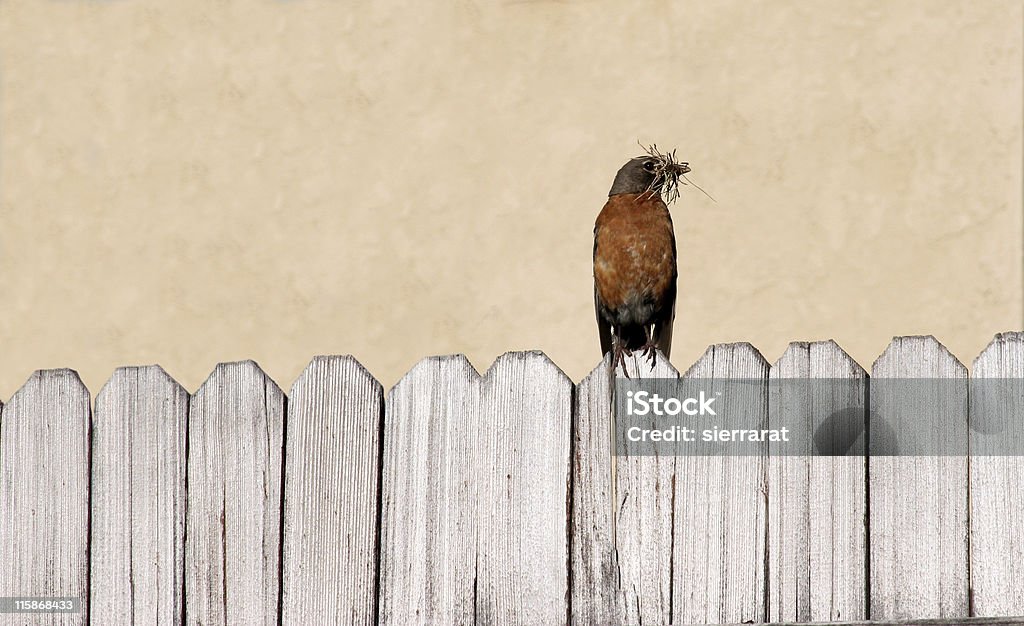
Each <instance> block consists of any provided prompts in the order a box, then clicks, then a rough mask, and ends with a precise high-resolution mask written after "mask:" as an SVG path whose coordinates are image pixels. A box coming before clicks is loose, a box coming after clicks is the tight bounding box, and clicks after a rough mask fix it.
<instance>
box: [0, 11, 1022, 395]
mask: <svg viewBox="0 0 1024 626" xmlns="http://www.w3.org/2000/svg"><path fill="white" fill-rule="evenodd" d="M1022 33H1024V15H1022V3H1021V2H1020V0H1013V1H1009V0H1006V1H996V0H987V1H986V2H970V1H965V2H940V1H936V0H924V1H920V2H909V1H904V2H881V1H878V2H849V1H847V0H843V1H829V0H816V1H813V2H811V1H808V0H793V1H788V2H786V1H777V2H760V3H752V2H747V1H736V2H718V1H714V2H708V1H701V2H667V1H638V2H622V1H621V0H598V1H584V0H579V1H568V2H566V1H562V2H545V1H539V0H522V1H508V2H497V1H495V2H472V1H470V0H462V1H459V2H406V3H396V2H335V1H330V2H314V1H304V0H294V1H291V2H270V1H265V0H248V1H244V2H243V1H238V2H233V1H225V2H209V1H208V0H180V1H177V2H141V1H133V0H117V1H111V2H79V1H66V2H3V3H2V4H0V220H2V224H0V397H2V398H7V397H9V396H10V394H11V393H13V392H14V391H15V390H16V389H17V387H18V386H20V385H21V383H22V382H23V381H24V380H25V379H26V378H27V376H28V375H29V374H30V373H31V371H32V370H33V369H36V368H43V367H57V366H68V367H73V368H76V369H78V370H79V372H80V373H81V374H82V376H83V379H84V380H85V381H86V383H87V384H88V385H89V387H90V388H91V389H92V390H93V391H96V390H98V389H99V387H100V386H101V384H102V382H103V381H104V380H105V379H106V378H107V377H108V376H109V375H110V373H111V372H112V370H113V369H114V367H116V366H118V365H122V364H139V363H151V362H159V363H161V364H163V365H164V366H165V368H166V369H167V370H168V371H169V372H170V373H171V374H172V375H174V376H175V377H176V378H177V379H178V380H179V381H181V382H182V383H183V384H185V385H186V386H187V387H188V388H189V389H195V388H196V387H197V386H198V385H199V384H200V383H201V382H202V380H203V379H204V378H205V376H206V374H207V373H208V372H209V370H210V369H211V368H212V367H213V365H214V364H215V363H216V362H217V361H222V360H236V359H243V358H253V359H256V360H257V361H259V362H260V364H261V365H263V366H264V368H265V369H266V370H267V372H268V373H269V374H271V375H272V376H273V377H274V378H275V379H276V380H277V381H278V382H279V383H281V384H282V386H284V387H288V386H290V384H291V382H292V381H293V380H294V378H295V377H296V376H297V374H298V373H299V372H300V371H301V369H302V368H303V367H304V365H305V363H306V362H307V361H308V359H309V358H310V357H311V356H313V355H314V354H318V353H352V354H355V355H356V356H357V357H358V358H359V359H360V360H361V361H362V362H363V363H364V364H365V365H366V366H367V367H368V368H369V369H370V371H371V372H373V373H374V374H375V375H377V376H378V377H379V378H380V379H381V381H382V382H383V383H384V384H385V385H391V384H393V383H394V382H395V381H396V380H397V379H398V378H399V377H400V376H401V374H402V373H403V372H404V371H406V370H407V369H408V368H410V367H411V366H412V365H413V364H414V363H415V362H416V361H417V360H418V359H419V358H420V357H422V356H425V355H429V354H438V353H452V352H464V353H466V354H467V355H468V356H469V357H470V359H471V360H472V361H473V363H474V364H476V365H477V367H478V368H481V369H483V368H486V367H487V366H488V365H489V363H490V362H491V361H492V360H493V358H494V357H495V356H497V355H498V354H500V353H502V352H504V351H506V350H521V349H530V348H538V349H542V350H544V351H545V352H547V354H548V355H549V356H550V357H551V358H552V359H554V361H555V362H556V363H558V364H559V365H560V366H562V367H563V369H564V370H565V371H566V372H567V373H568V374H569V375H570V376H572V377H573V378H574V379H579V378H580V377H581V376H583V375H584V374H585V373H586V372H587V371H588V370H589V369H590V368H591V367H593V366H594V365H595V364H596V363H597V362H598V360H599V354H598V352H599V350H598V341H597V333H596V328H595V324H594V320H593V303H592V278H591V266H590V255H591V246H592V227H593V220H594V217H595V216H596V214H597V212H598V210H599V209H600V207H601V205H602V203H603V202H604V199H605V194H606V192H607V189H608V187H609V185H610V183H611V179H612V176H613V175H614V173H615V170H616V169H617V168H618V167H619V165H620V164H621V163H622V162H623V161H624V160H625V159H626V158H627V157H630V156H633V155H634V154H635V153H636V152H637V147H636V142H637V140H641V141H644V142H651V141H655V142H658V144H659V145H660V146H661V147H663V148H668V147H673V146H677V147H678V148H679V154H680V156H682V157H683V158H685V159H687V160H689V161H690V162H691V164H692V166H693V174H692V177H693V179H694V180H695V181H696V182H698V183H699V184H701V185H702V186H703V187H704V188H705V189H707V190H708V191H709V192H710V193H711V194H712V195H713V196H715V198H716V199H717V201H718V202H717V204H713V203H711V202H710V201H709V200H708V199H707V198H705V197H704V196H702V195H700V194H699V193H697V192H695V191H694V190H693V189H685V190H684V194H683V197H682V199H681V200H680V201H679V202H678V203H677V204H675V205H674V206H673V214H674V218H675V221H676V232H677V237H678V239H679V249H680V289H681V291H680V299H679V305H678V318H677V327H676V333H675V354H674V358H673V361H675V362H676V364H677V366H679V367H680V368H684V367H686V366H687V365H689V364H690V363H692V362H693V361H694V360H695V359H696V358H697V357H698V356H699V354H700V353H701V352H702V351H703V349H704V347H705V346H706V345H708V344H710V343H715V342H723V341H736V340H747V341H750V342H752V343H754V344H755V345H756V346H758V347H759V348H760V349H761V350H762V352H763V353H764V354H765V356H766V357H767V358H768V359H769V360H774V359H775V358H777V357H778V356H779V354H781V352H782V351H783V350H784V348H785V346H786V344H787V342H788V341H790V340H796V339H821V338H828V337H834V338H835V339H836V340H838V341H839V342H840V344H841V345H843V346H844V347H846V348H847V349H848V350H849V351H850V352H851V354H852V355H853V356H854V357H855V358H857V359H858V360H859V361H860V362H861V363H862V364H864V365H865V366H868V367H869V366H870V364H871V361H872V359H873V358H874V357H875V356H877V354H878V353H879V352H880V351H881V350H882V349H883V348H884V346H885V345H886V343H887V342H888V340H889V338H890V337H891V336H892V335H894V334H918V333H933V334H935V335H936V336H938V337H939V338H940V339H941V340H942V341H944V342H945V343H946V344H947V345H948V346H949V347H950V348H951V349H952V350H953V351H954V353H956V354H957V355H958V356H959V357H960V358H961V359H963V360H965V361H969V360H970V359H971V358H973V356H974V355H975V354H976V353H977V352H978V351H979V350H980V349H981V348H982V347H984V345H985V344H986V343H987V341H988V340H989V339H990V338H991V335H992V334H993V333H994V332H996V331H1002V330H1010V329H1019V328H1020V327H1021V324H1022V321H1021V320H1022V313H1024V312H1022V295H1024V294H1022V278H1024V277H1022V243H1021V241H1022V232H1024V229H1022V204H1021V202H1022V200H1021V198H1022V180H1021V171H1022V162H1021V159H1022V157H1021V155H1022V110H1024V108H1022V92H1024V86H1022V78H1021V74H1022V67H1024V64H1022Z"/></svg>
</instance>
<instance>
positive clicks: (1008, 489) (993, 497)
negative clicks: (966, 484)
mask: <svg viewBox="0 0 1024 626" xmlns="http://www.w3.org/2000/svg"><path fill="white" fill-rule="evenodd" d="M971 375H972V378H973V380H972V389H971V395H970V400H971V446H972V448H971V449H972V451H975V453H976V454H977V456H972V457H971V518H970V523H971V543H970V550H971V559H970V563H971V591H972V600H973V609H974V614H975V615H978V616H985V617H994V616H1000V615H1021V614H1024V528H1022V527H1021V525H1020V524H1013V523H1007V520H1008V519H1014V517H1015V516H1019V515H1020V512H1021V511H1022V510H1024V494H1022V492H1021V485H1024V456H1022V455H1024V423H1022V419H1024V418H1022V415H1024V408H1022V406H1021V397H1022V395H1024V394H1022V388H1024V382H1022V381H1024V333H1021V332H1009V333H999V334H998V335H996V336H995V337H994V338H993V339H992V341H991V343H989V344H988V347H986V348H985V350H983V351H982V353H981V354H979V355H978V357H977V358H975V359H974V363H973V364H972V368H971ZM985 379H1000V380H995V381H986V380H985ZM992 454H996V455H997V456H992Z"/></svg>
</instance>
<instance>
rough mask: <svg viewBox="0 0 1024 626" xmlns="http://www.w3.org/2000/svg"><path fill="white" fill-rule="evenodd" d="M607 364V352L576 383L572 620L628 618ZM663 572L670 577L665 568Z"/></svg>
mask: <svg viewBox="0 0 1024 626" xmlns="http://www.w3.org/2000/svg"><path fill="white" fill-rule="evenodd" d="M659 357H660V355H659ZM660 358H662V359H663V358H664V357H660ZM609 367H611V357H610V356H609V355H606V356H605V359H604V360H603V361H602V362H601V364H600V365H598V366H597V367H596V368H594V369H593V370H592V371H591V372H590V374H588V375H587V377H586V378H584V379H583V380H582V381H580V384H579V385H577V387H576V402H575V412H574V415H573V464H572V471H573V474H572V484H573V490H572V493H573V502H572V520H571V524H572V525H571V527H570V532H571V536H572V542H571V543H572V555H571V559H572V561H571V571H572V589H571V590H570V591H571V595H572V623H573V624H621V623H623V622H624V621H625V613H624V610H625V607H624V606H623V598H624V596H623V594H622V592H621V589H620V586H619V565H618V554H617V550H616V545H615V533H616V528H615V512H616V511H617V509H618V506H617V503H616V500H615V489H614V486H615V484H614V481H615V473H614V472H615V470H616V467H615V461H616V459H615V457H614V454H615V439H614V424H613V423H612V411H611V406H612V405H611V396H610V390H609V382H610V379H609V373H608V371H609V370H608V368H609ZM675 375H676V376H678V374H675ZM659 576H664V578H666V579H667V578H668V574H667V573H665V574H661V573H660V572H659Z"/></svg>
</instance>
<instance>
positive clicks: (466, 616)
mask: <svg viewBox="0 0 1024 626" xmlns="http://www.w3.org/2000/svg"><path fill="white" fill-rule="evenodd" d="M571 406H572V384H571V382H570V381H569V380H568V379H567V378H566V377H565V375H564V374H562V372H561V371H560V370H558V368H556V367H555V366H554V364H552V363H551V361H550V360H548V359H547V357H545V356H544V355H543V354H541V353H538V352H530V353H509V354H506V355H504V356H502V357H501V358H500V359H498V360H497V361H496V362H495V363H494V365H493V366H492V367H491V369H490V370H488V372H487V375H486V376H485V377H483V378H480V377H479V376H477V374H476V372H475V371H474V370H473V368H472V367H471V366H470V365H469V363H468V362H467V361H465V359H464V358H463V357H445V358H437V359H428V360H425V361H423V362H421V363H420V364H419V365H417V366H416V367H415V368H414V369H413V370H412V371H411V372H409V374H407V375H406V376H405V377H404V378H403V379H402V381H400V382H399V383H398V385H396V386H395V388H394V389H393V390H392V391H391V393H389V395H388V402H387V405H386V407H387V408H386V411H385V437H384V469H383V472H384V474H383V500H382V511H381V518H382V529H381V537H382V546H381V550H382V551H381V604H380V619H381V622H383V623H389V624H415V623H473V622H475V623H479V624H559V623H565V622H566V621H567V619H568V609H569V607H568V571H567V568H568V556H569V547H568V531H567V519H568V516H569V510H568V507H569V448H570V424H571Z"/></svg>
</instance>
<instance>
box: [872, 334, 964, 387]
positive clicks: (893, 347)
mask: <svg viewBox="0 0 1024 626" xmlns="http://www.w3.org/2000/svg"><path fill="white" fill-rule="evenodd" d="M951 376H952V377H958V378H964V377H966V376H967V367H966V366H965V365H964V364H963V363H961V362H960V360H959V359H957V358H956V356H955V355H954V354H953V353H952V352H950V351H949V349H948V348H946V346H944V345H942V343H940V342H939V340H938V339H936V338H935V337H934V336H933V335H907V336H900V337H893V338H892V341H891V342H889V345H888V346H886V348H885V352H883V353H882V354H881V355H880V356H879V357H878V358H877V359H875V362H874V363H873V364H872V365H871V377H872V378H947V377H951Z"/></svg>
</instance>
